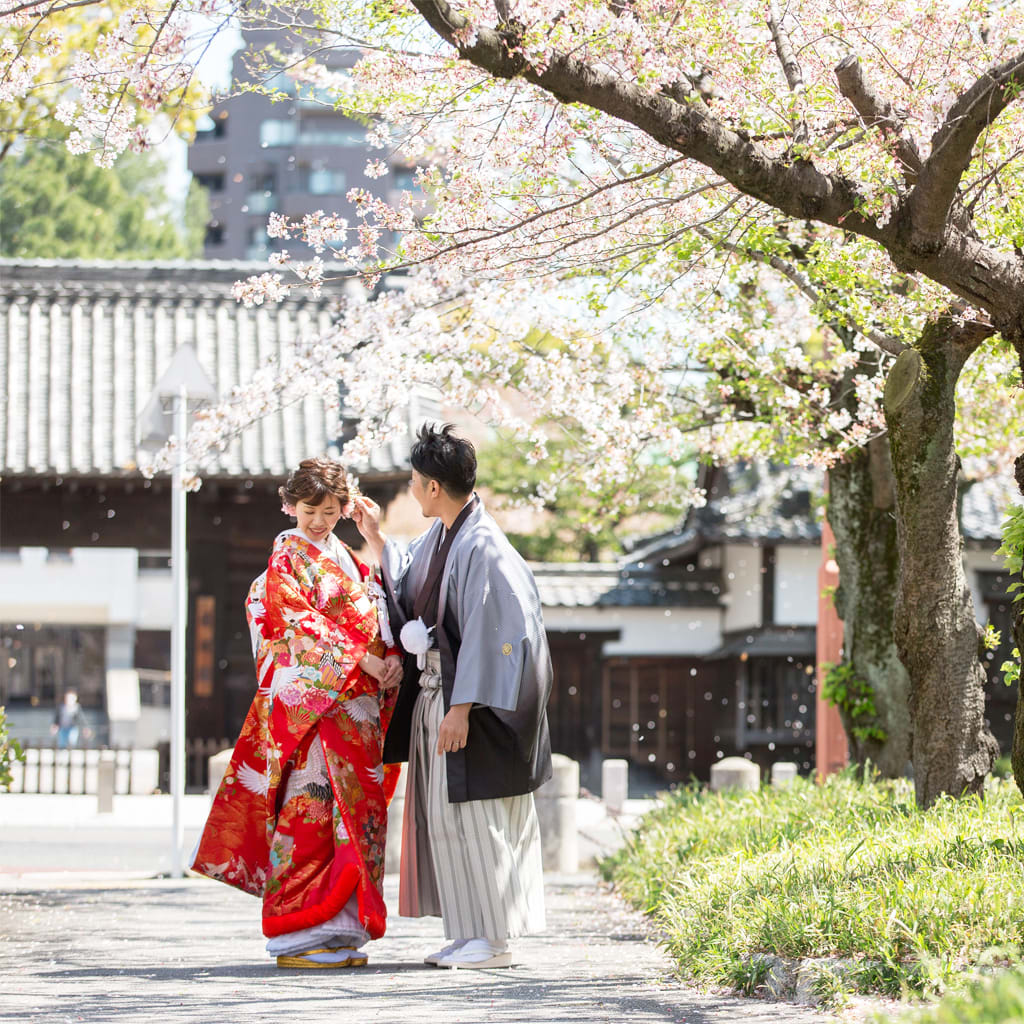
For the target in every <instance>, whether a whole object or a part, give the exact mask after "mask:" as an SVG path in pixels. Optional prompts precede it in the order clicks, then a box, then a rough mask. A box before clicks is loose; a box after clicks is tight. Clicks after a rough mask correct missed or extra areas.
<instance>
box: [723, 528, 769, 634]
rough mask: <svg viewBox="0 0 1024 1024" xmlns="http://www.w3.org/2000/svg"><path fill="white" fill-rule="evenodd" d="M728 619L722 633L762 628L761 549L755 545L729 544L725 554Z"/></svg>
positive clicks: (726, 612)
mask: <svg viewBox="0 0 1024 1024" xmlns="http://www.w3.org/2000/svg"><path fill="white" fill-rule="evenodd" d="M722 585H723V587H724V589H725V602H726V607H725V615H724V616H723V617H722V631H723V632H725V633H730V632H732V631H733V630H734V629H751V628H753V627H757V626H760V625H761V549H760V548H756V547H754V546H753V545H751V544H742V545H741V544H726V545H725V549H724V551H723V554H722Z"/></svg>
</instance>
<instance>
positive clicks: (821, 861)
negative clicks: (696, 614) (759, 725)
mask: <svg viewBox="0 0 1024 1024" xmlns="http://www.w3.org/2000/svg"><path fill="white" fill-rule="evenodd" d="M1022 863H1024V805H1022V803H1021V798H1020V794H1019V793H1018V791H1017V789H1016V788H1015V787H1014V786H1013V784H1012V783H1008V782H1004V781H1001V780H991V781H990V785H989V788H988V791H987V794H986V797H985V799H984V800H981V799H976V798H966V799H963V800H951V799H944V800H941V801H939V802H938V803H937V804H936V805H935V806H934V807H932V808H931V809H930V810H928V811H920V810H918V809H917V807H916V805H915V804H914V798H913V792H912V789H911V787H910V786H909V784H907V783H905V782H903V781H897V782H891V783H866V784H865V783H860V782H858V781H856V780H855V779H854V778H853V777H852V776H850V775H843V776H838V777H834V778H832V779H830V780H829V781H828V782H827V783H826V784H825V785H823V786H816V785H814V784H813V783H811V782H809V781H805V780H801V781H799V782H798V783H797V784H795V785H794V786H792V787H791V788H789V789H783V790H772V789H767V788H766V789H762V790H761V792H759V793H743V794H739V793H734V794H726V795H707V794H703V793H701V792H699V791H697V790H695V789H694V790H685V791H682V792H680V793H678V794H675V795H674V796H672V797H670V798H669V799H668V801H667V804H666V805H665V806H664V807H661V808H659V809H658V810H656V811H655V812H654V813H652V814H651V815H649V816H648V817H647V818H646V819H645V821H644V823H643V825H642V827H641V829H640V831H639V832H638V834H637V836H636V837H635V840H634V842H633V844H632V845H631V846H629V847H627V848H626V849H625V850H623V851H621V852H620V853H619V854H618V855H617V856H615V857H614V858H611V859H610V860H609V861H606V862H605V864H604V865H603V870H604V872H605V874H606V876H607V877H609V878H611V879H614V881H615V883H616V886H617V887H618V888H619V890H620V891H621V892H622V893H623V894H624V895H625V896H626V898H627V899H629V900H630V901H631V902H632V903H634V905H636V906H637V907H639V908H641V909H642V910H644V911H645V912H646V913H647V914H648V915H650V916H651V917H652V918H653V920H654V922H655V923H656V925H657V926H658V928H659V930H660V931H661V933H662V935H663V938H664V942H665V945H666V946H667V948H668V950H669V952H670V953H671V955H672V956H673V957H674V958H675V960H676V962H677V964H678V966H679V970H680V973H681V974H682V976H683V977H686V978H688V979H691V980H693V981H696V982H699V983H704V984H711V985H728V986H732V987H736V988H743V989H746V990H750V989H752V988H754V987H756V984H755V982H756V976H757V974H758V972H759V971H760V970H761V968H760V967H758V966H757V962H758V960H759V959H760V958H761V957H762V956H763V955H765V954H767V955H771V956H778V957H782V958H784V959H791V960H801V959H804V958H818V957H831V958H836V959H837V960H839V961H841V972H840V976H841V979H842V984H841V985H840V984H839V983H838V982H837V983H835V984H831V983H830V987H831V988H833V989H836V990H838V989H839V988H840V987H846V986H848V988H849V989H850V990H853V991H860V992H865V993H871V992H874V993H884V994H886V995H902V994H906V993H923V992H940V991H942V990H943V989H944V988H946V987H947V986H950V985H954V984H962V983H963V978H964V975H963V972H964V970H965V968H970V967H972V966H973V965H975V964H977V963H979V962H980V961H981V960H982V959H983V958H984V957H985V955H986V951H987V950H991V949H992V948H993V947H999V949H1000V950H1001V954H1000V955H1001V956H1002V957H1003V958H1004V960H1010V961H1015V960H1017V959H1018V954H1017V948H1018V947H1020V946H1022V945H1024V942H1022V939H1024V871H1022V870H1021V868H1022ZM827 997H828V998H831V999H833V1000H835V999H837V998H838V991H832V992H830V993H827Z"/></svg>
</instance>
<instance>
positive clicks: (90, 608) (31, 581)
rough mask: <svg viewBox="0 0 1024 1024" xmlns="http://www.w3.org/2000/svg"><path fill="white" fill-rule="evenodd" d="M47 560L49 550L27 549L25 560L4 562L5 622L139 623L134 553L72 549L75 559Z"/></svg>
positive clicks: (1, 614)
mask: <svg viewBox="0 0 1024 1024" xmlns="http://www.w3.org/2000/svg"><path fill="white" fill-rule="evenodd" d="M47 555H48V552H47V549H46V548H22V549H21V551H20V557H18V558H10V557H8V558H5V559H4V560H3V572H2V574H0V622H40V623H47V624H49V623H53V624H62V625H68V626H86V625H92V626H102V625H106V624H107V623H112V622H123V623H134V621H135V609H136V607H137V604H138V597H137V588H136V580H137V577H138V554H137V552H136V551H135V549H134V548H72V549H71V557H70V558H67V557H58V558H53V559H50V558H48V557H47Z"/></svg>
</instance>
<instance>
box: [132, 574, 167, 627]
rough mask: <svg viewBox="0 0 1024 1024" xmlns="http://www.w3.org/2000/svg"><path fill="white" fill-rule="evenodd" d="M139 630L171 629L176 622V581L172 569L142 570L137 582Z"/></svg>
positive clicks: (137, 621) (136, 625)
mask: <svg viewBox="0 0 1024 1024" xmlns="http://www.w3.org/2000/svg"><path fill="white" fill-rule="evenodd" d="M136 586H137V591H138V595H139V603H138V607H137V608H136V609H135V627H136V628H137V629H170V628H171V625H172V624H173V622H174V580H173V578H172V575H171V570H170V569H142V570H140V571H139V577H138V581H137V584H136Z"/></svg>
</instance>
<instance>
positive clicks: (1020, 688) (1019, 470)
mask: <svg viewBox="0 0 1024 1024" xmlns="http://www.w3.org/2000/svg"><path fill="white" fill-rule="evenodd" d="M1021 364H1022V365H1021V376H1022V378H1024V354H1022V356H1021ZM1014 479H1015V480H1016V481H1017V487H1018V488H1019V490H1020V493H1021V494H1022V495H1024V455H1018V456H1017V461H1016V462H1015V463H1014ZM1021 577H1022V578H1024V571H1022V572H1021ZM1013 646H1014V648H1015V649H1016V650H1017V651H1018V652H1019V653H1018V658H1019V660H1020V662H1021V665H1022V667H1024V599H1022V600H1021V601H1014V604H1013ZM1022 694H1024V680H1021V679H1019V678H1018V680H1017V708H1016V711H1015V713H1014V716H1013V748H1012V749H1011V751H1010V766H1011V767H1012V768H1013V780H1014V782H1016V783H1017V788H1018V789H1019V790H1020V791H1021V792H1022V793H1024V697H1022Z"/></svg>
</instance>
